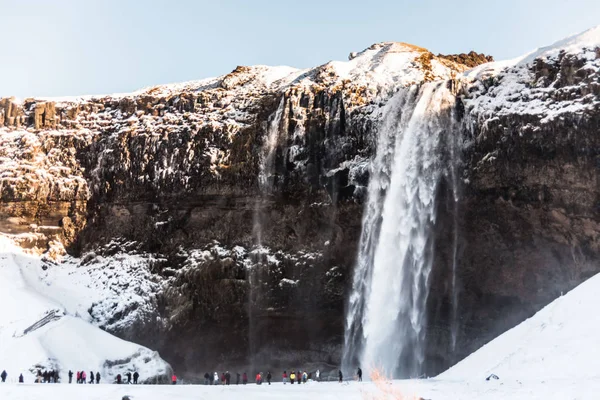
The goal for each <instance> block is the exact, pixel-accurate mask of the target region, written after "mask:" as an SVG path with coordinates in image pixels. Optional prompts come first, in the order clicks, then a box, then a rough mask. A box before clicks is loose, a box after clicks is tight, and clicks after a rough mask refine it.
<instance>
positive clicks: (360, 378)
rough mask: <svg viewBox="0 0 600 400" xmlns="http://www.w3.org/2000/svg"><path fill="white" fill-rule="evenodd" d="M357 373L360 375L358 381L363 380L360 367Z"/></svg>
mask: <svg viewBox="0 0 600 400" xmlns="http://www.w3.org/2000/svg"><path fill="white" fill-rule="evenodd" d="M356 375H358V381H359V382H362V369H360V367H358V371H356Z"/></svg>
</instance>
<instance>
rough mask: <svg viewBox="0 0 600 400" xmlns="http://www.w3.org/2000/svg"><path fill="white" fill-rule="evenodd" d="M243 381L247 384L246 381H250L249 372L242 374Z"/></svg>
mask: <svg viewBox="0 0 600 400" xmlns="http://www.w3.org/2000/svg"><path fill="white" fill-rule="evenodd" d="M242 383H243V384H244V385H245V384H246V383H248V374H246V373H245V372H244V375H242Z"/></svg>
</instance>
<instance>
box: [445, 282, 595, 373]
mask: <svg viewBox="0 0 600 400" xmlns="http://www.w3.org/2000/svg"><path fill="white" fill-rule="evenodd" d="M599 288H600V275H596V276H594V277H593V278H590V279H589V280H587V281H586V282H584V283H582V284H581V285H580V286H578V287H577V288H575V289H574V290H572V291H571V292H569V293H567V294H566V295H564V296H562V297H559V298H558V299H556V300H555V301H553V302H552V303H550V304H549V305H548V306H546V307H545V308H544V309H542V310H541V311H539V312H538V313H537V314H535V315H534V316H533V317H532V318H530V319H528V320H526V321H524V322H522V323H521V324H520V325H518V326H516V327H514V328H513V329H511V330H509V331H508V332H506V333H504V334H503V335H501V336H499V337H498V338H496V339H494V340H493V341H491V342H490V343H488V344H487V345H485V346H484V347H482V348H481V349H479V350H478V351H476V352H475V353H473V354H471V355H470V356H468V357H467V358H466V359H464V360H463V361H461V362H460V363H458V364H457V365H455V366H454V367H452V368H451V369H450V370H448V371H446V372H444V373H443V374H441V375H440V376H439V377H440V378H442V379H469V378H473V377H475V378H483V377H486V376H488V375H489V374H492V373H493V374H496V375H498V376H499V377H500V378H501V379H502V380H513V379H515V380H517V379H518V380H553V379H568V380H588V379H600V347H598V346H597V342H598V334H599V333H600V314H598V312H597V301H598V289H599Z"/></svg>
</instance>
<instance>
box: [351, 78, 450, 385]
mask: <svg viewBox="0 0 600 400" xmlns="http://www.w3.org/2000/svg"><path fill="white" fill-rule="evenodd" d="M449 86H450V82H437V83H427V84H424V85H423V86H421V87H416V86H415V87H411V88H405V89H401V90H400V91H399V92H398V93H397V94H396V95H395V96H394V97H393V98H392V99H391V100H390V101H389V102H388V105H387V106H386V108H385V109H384V114H383V118H382V124H381V127H380V129H379V136H378V144H377V149H376V155H375V158H374V160H373V162H372V168H371V177H370V182H369V188H368V200H367V204H366V205H365V213H364V217H363V227H362V234H361V239H360V245H359V254H358V259H357V263H356V266H355V271H354V280H353V287H352V293H351V295H350V298H349V304H348V312H347V316H346V338H345V350H344V356H343V366H344V368H348V369H349V368H353V367H354V366H355V365H356V363H359V364H360V365H361V366H363V368H373V367H377V368H380V369H383V371H384V372H385V373H386V374H387V375H388V376H390V375H391V376H395V377H397V376H413V377H414V376H419V375H420V374H421V372H422V371H423V366H424V362H425V328H426V315H427V313H426V305H427V299H428V296H429V286H430V273H431V270H432V264H433V253H434V251H433V250H434V235H433V234H434V229H433V227H434V225H435V223H436V216H437V215H436V199H437V196H438V191H439V187H440V182H441V180H442V179H443V178H444V179H449V180H451V181H453V182H454V181H455V180H454V179H453V178H452V177H453V176H454V175H453V174H454V173H453V172H452V170H453V168H452V166H451V165H449V164H451V163H452V162H453V161H452V159H453V157H452V154H450V156H449V155H448V154H447V151H448V150H447V149H448V147H453V146H454V145H455V144H456V139H455V138H454V137H453V130H454V129H453V127H454V121H455V118H454V115H453V110H454V106H455V96H454V95H453V94H452V92H451V90H450V89H449ZM452 184H453V183H452ZM453 268H454V267H453ZM454 284H455V282H454V279H453V285H454Z"/></svg>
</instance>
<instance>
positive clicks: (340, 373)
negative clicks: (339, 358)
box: [338, 369, 344, 383]
mask: <svg viewBox="0 0 600 400" xmlns="http://www.w3.org/2000/svg"><path fill="white" fill-rule="evenodd" d="M338 378H340V380H339V382H340V383H342V382H344V375H343V374H342V370H341V369H340V372H338Z"/></svg>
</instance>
